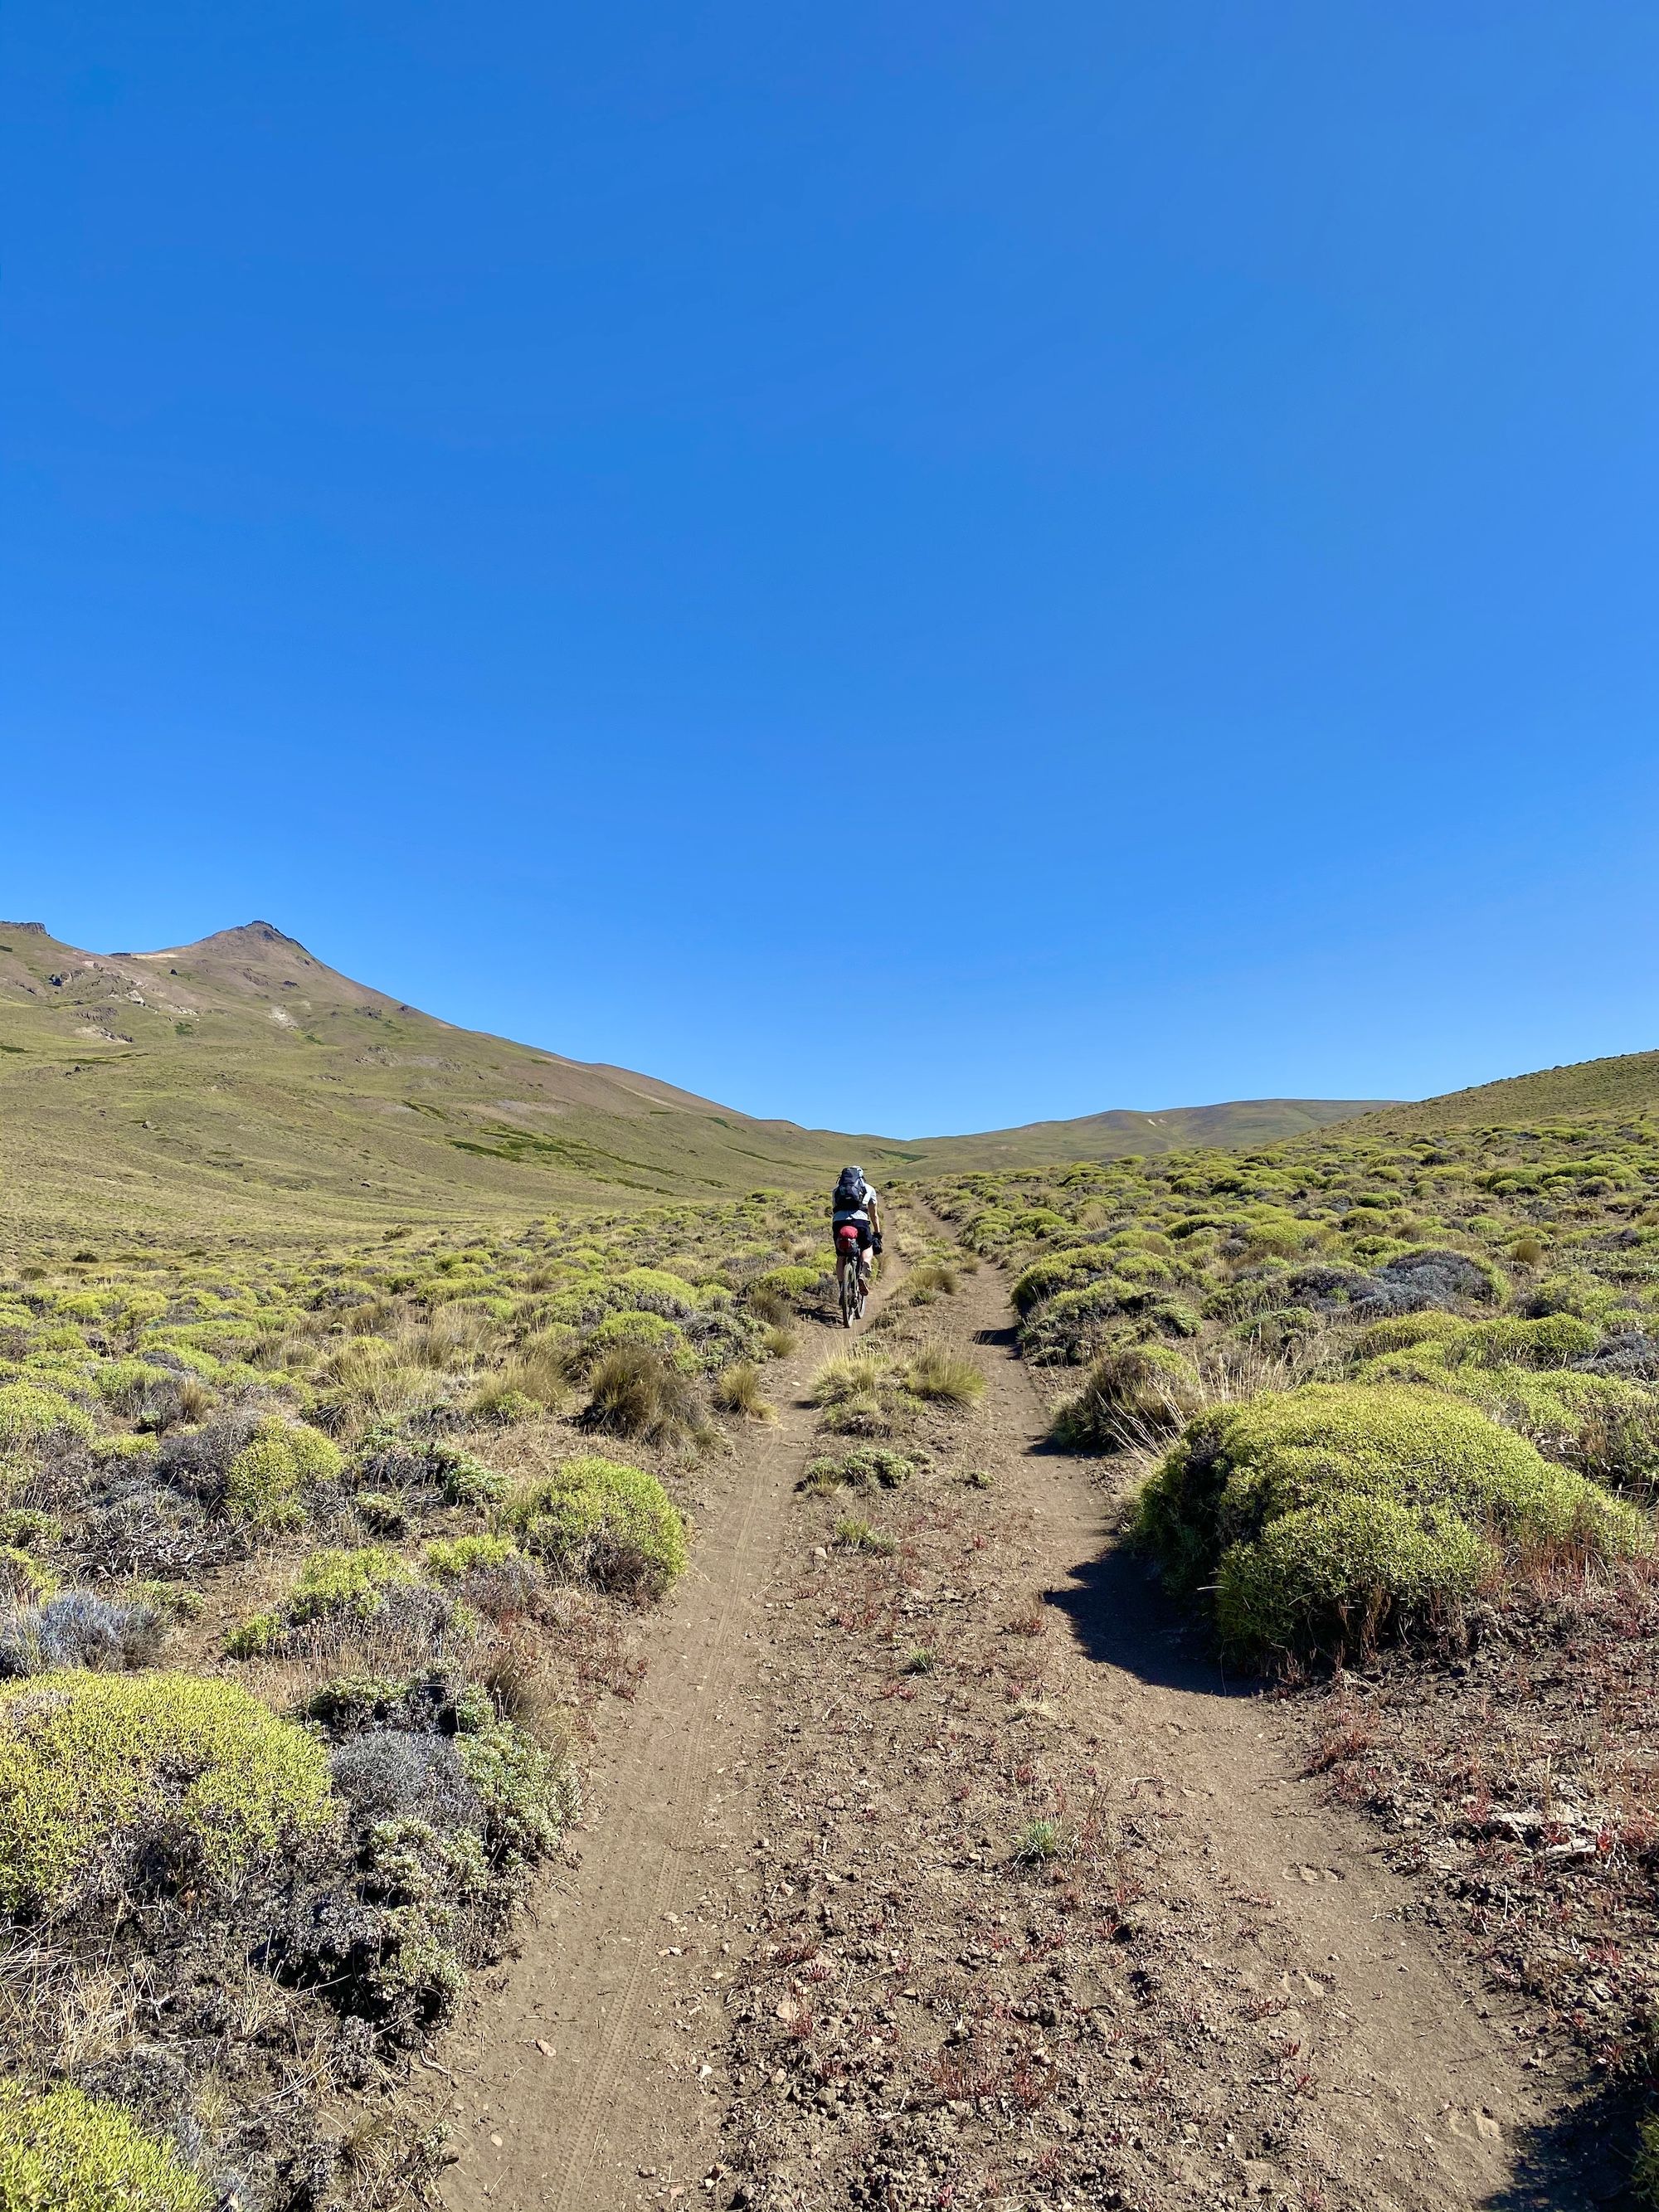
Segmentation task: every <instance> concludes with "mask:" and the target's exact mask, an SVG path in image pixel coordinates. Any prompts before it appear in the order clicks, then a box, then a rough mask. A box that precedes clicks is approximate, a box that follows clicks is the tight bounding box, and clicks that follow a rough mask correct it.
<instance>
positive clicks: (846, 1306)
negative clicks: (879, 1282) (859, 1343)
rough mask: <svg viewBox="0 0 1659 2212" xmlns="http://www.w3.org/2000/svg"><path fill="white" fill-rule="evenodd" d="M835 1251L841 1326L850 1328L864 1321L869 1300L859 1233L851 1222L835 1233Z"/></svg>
mask: <svg viewBox="0 0 1659 2212" xmlns="http://www.w3.org/2000/svg"><path fill="white" fill-rule="evenodd" d="M836 1255H837V1256H838V1257H839V1259H840V1261H841V1263H842V1268H841V1325H842V1328H851V1327H852V1326H853V1323H854V1322H855V1321H862V1320H863V1319H864V1309H865V1305H866V1301H867V1300H868V1298H869V1295H870V1291H869V1285H868V1284H867V1283H866V1281H865V1279H864V1255H863V1253H862V1252H860V1249H859V1232H858V1231H857V1229H856V1228H855V1227H854V1225H852V1223H851V1222H848V1224H847V1225H846V1226H845V1227H843V1228H841V1229H838V1230H837V1231H836Z"/></svg>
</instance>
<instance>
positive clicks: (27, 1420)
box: [0, 1383, 94, 1451]
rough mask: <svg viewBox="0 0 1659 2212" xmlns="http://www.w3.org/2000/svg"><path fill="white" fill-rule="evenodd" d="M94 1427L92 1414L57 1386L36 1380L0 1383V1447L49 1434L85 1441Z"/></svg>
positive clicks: (41, 1440)
mask: <svg viewBox="0 0 1659 2212" xmlns="http://www.w3.org/2000/svg"><path fill="white" fill-rule="evenodd" d="M93 1434H94V1421H93V1418H92V1415H91V1414H90V1413H88V1411H87V1410H86V1408H85V1407H84V1406H77V1405H76V1404H75V1403H74V1402H73V1401H71V1400H70V1399H68V1398H66V1397H64V1395H63V1393H62V1392H61V1391H58V1390H52V1389H47V1388H46V1387H45V1386H44V1385H43V1384H41V1383H0V1451H3V1450H5V1449H8V1448H9V1447H15V1446H16V1445H19V1444H35V1443H44V1441H45V1440H46V1438H47V1437H52V1436H62V1437H73V1438H75V1439H76V1441H77V1442H79V1443H88V1442H89V1441H90V1440H91V1437H92V1436H93Z"/></svg>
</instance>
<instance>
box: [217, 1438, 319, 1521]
mask: <svg viewBox="0 0 1659 2212" xmlns="http://www.w3.org/2000/svg"><path fill="white" fill-rule="evenodd" d="M343 1465H344V1461H343V1458H342V1457H341V1454H340V1449H339V1447H338V1445H337V1444H335V1443H331V1441H330V1440H329V1438H328V1437H325V1436H324V1435H323V1433H322V1432H321V1431H320V1430H319V1429H311V1428H307V1427H304V1426H303V1425H301V1424H300V1423H298V1422H294V1421H285V1420H283V1418H282V1416H281V1415H280V1414H276V1413H270V1414H267V1415H266V1417H265V1418H264V1420H262V1421H261V1422H260V1423H259V1425H258V1428H257V1429H255V1431H253V1434H252V1437H249V1439H248V1441H247V1443H246V1444H245V1445H244V1446H243V1447H242V1449H241V1450H240V1451H239V1452H238V1453H237V1455H236V1456H235V1458H234V1459H233V1460H232V1462H230V1467H229V1469H228V1473H227V1474H226V1477H225V1503H226V1504H227V1505H228V1507H229V1509H230V1510H231V1511H232V1512H233V1513H235V1514H238V1515H240V1516H241V1518H242V1519H244V1520H246V1521H251V1522H253V1523H254V1524H255V1525H256V1526H257V1527H258V1528H293V1527H295V1526H297V1524H298V1523H299V1522H301V1521H303V1520H304V1519H305V1493H306V1492H307V1490H308V1489H309V1488H310V1487H311V1486H312V1485H313V1483H318V1482H326V1481H331V1480H332V1479H333V1478H334V1477H335V1476H336V1475H337V1474H339V1472H340V1469H341V1468H342V1467H343Z"/></svg>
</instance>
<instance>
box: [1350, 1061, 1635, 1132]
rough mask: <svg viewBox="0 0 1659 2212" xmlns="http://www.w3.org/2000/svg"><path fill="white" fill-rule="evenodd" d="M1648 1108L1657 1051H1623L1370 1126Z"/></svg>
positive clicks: (1397, 1112)
mask: <svg viewBox="0 0 1659 2212" xmlns="http://www.w3.org/2000/svg"><path fill="white" fill-rule="evenodd" d="M1654 1107H1659V1052H1627V1053H1620V1054H1617V1055H1616V1056H1614V1057H1613V1058H1610V1059H1607V1060H1578V1061H1577V1062H1575V1063H1574V1064H1573V1065H1572V1066H1566V1067H1543V1068H1540V1069H1538V1070H1537V1071H1536V1073H1534V1074H1531V1075H1510V1076H1506V1077H1504V1079H1503V1080H1502V1081H1501V1082H1498V1083H1482V1084H1478V1085H1475V1086H1474V1088H1473V1089H1472V1090H1468V1091H1448V1092H1447V1093H1446V1094H1445V1095H1444V1096H1443V1097H1439V1098H1425V1099H1422V1100H1420V1101H1419V1102H1418V1103H1416V1104H1413V1105H1398V1106H1390V1107H1388V1108H1385V1109H1384V1110H1383V1112H1382V1113H1381V1114H1380V1115H1376V1117H1375V1126H1376V1127H1378V1128H1380V1129H1398V1130H1413V1129H1415V1130H1424V1131H1433V1130H1436V1129H1464V1128H1478V1127H1491V1126H1493V1125H1496V1124H1499V1123H1510V1124H1513V1123H1518V1122H1528V1121H1554V1120H1557V1119H1559V1117H1560V1116H1561V1115H1572V1114H1596V1113H1615V1114H1639V1113H1643V1112H1644V1111H1646V1110H1647V1109H1650V1108H1654Z"/></svg>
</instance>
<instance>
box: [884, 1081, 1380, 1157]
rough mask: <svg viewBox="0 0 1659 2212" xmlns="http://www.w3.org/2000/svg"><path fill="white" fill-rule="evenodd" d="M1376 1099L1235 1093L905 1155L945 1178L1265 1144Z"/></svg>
mask: <svg viewBox="0 0 1659 2212" xmlns="http://www.w3.org/2000/svg"><path fill="white" fill-rule="evenodd" d="M1390 1103H1393V1102H1391V1101H1390V1100H1388V1099H1383V1098H1239V1099H1235V1100H1233V1101H1232V1102H1231V1104H1227V1105H1222V1106H1172V1107H1170V1109H1168V1111H1167V1112H1164V1113H1161V1114H1135V1113H1131V1112H1128V1111H1126V1110H1120V1111H1117V1112H1115V1113H1109V1114H1085V1115H1081V1116H1080V1117H1079V1119H1077V1120H1076V1121H1027V1122H1025V1123H1024V1125H1023V1126H1022V1127H1019V1128H1017V1129H988V1130H987V1131H986V1132H985V1133H984V1134H983V1135H981V1136H976V1137H930V1138H928V1139H926V1140H925V1141H924V1142H923V1143H921V1144H918V1145H915V1146H911V1147H910V1148H909V1149H910V1152H911V1155H912V1157H913V1158H920V1159H921V1161H922V1163H923V1164H924V1165H925V1167H926V1168H927V1169H928V1170H933V1171H936V1172H938V1173H939V1174H943V1175H949V1174H954V1173H957V1172H958V1171H965V1170H969V1169H973V1168H1020V1167H1049V1166H1056V1165H1058V1164H1060V1162H1061V1161H1064V1160H1112V1159H1121V1158H1122V1157H1123V1155H1124V1154H1125V1153H1126V1152H1139V1153H1143V1154H1149V1153H1153V1152H1183V1151H1185V1150H1187V1149H1188V1147H1190V1146H1195V1145H1217V1146H1229V1145H1265V1144H1272V1143H1275V1142H1277V1141H1278V1140H1279V1139H1282V1138H1285V1137H1297V1136H1300V1135H1302V1134H1303V1133H1304V1131H1305V1130H1309V1129H1322V1128H1324V1127H1327V1126H1328V1124H1329V1123H1330V1122H1332V1121H1352V1120H1353V1119H1354V1117H1355V1116H1356V1115H1361V1114H1370V1113H1373V1112H1375V1111H1376V1109H1378V1108H1379V1107H1384V1106H1388V1105H1389V1104H1390Z"/></svg>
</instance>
